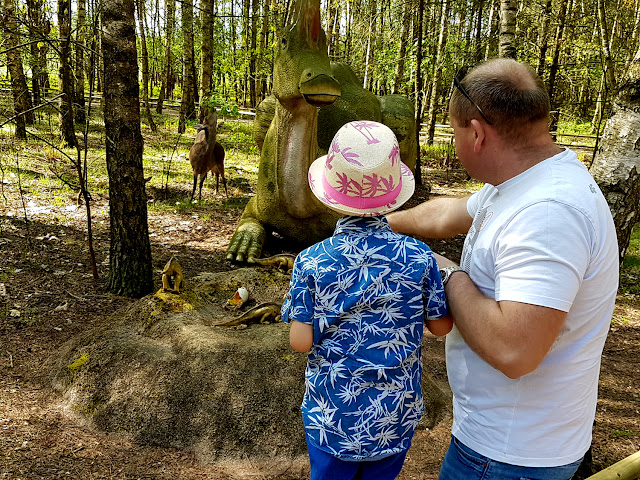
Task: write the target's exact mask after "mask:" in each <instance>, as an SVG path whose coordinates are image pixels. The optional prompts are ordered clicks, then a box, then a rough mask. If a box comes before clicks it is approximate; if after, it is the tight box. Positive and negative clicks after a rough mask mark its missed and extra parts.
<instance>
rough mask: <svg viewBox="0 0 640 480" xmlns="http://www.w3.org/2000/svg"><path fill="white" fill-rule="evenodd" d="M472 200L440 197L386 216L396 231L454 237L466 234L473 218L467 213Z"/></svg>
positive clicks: (423, 235) (433, 236) (426, 235)
mask: <svg viewBox="0 0 640 480" xmlns="http://www.w3.org/2000/svg"><path fill="white" fill-rule="evenodd" d="M468 198H469V197H440V198H434V199H432V200H429V201H427V202H424V203H421V204H420V205H417V206H415V207H413V208H410V209H408V210H400V211H396V212H393V213H390V214H389V215H387V220H388V221H389V225H390V226H391V228H392V230H393V231H394V232H399V233H404V234H407V235H419V236H421V237H426V238H451V237H454V236H456V235H458V234H460V233H467V232H468V231H469V228H470V227H471V222H472V221H473V218H471V216H470V215H469V212H468V211H467V200H468Z"/></svg>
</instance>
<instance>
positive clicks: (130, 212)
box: [102, 0, 153, 297]
mask: <svg viewBox="0 0 640 480" xmlns="http://www.w3.org/2000/svg"><path fill="white" fill-rule="evenodd" d="M134 10H135V8H134V4H133V0H107V1H104V2H103V9H102V28H103V40H102V48H103V54H104V64H105V72H104V97H105V110H104V125H105V131H106V139H107V140H106V157H107V171H108V174H109V212H110V213H109V218H110V233H111V247H110V250H109V254H110V257H109V264H110V272H109V286H108V288H109V291H110V292H111V293H114V294H116V295H124V296H128V297H141V296H143V295H146V294H148V293H150V292H151V291H153V270H152V262H151V245H150V243H149V228H148V224H147V194H146V193H145V181H144V174H143V169H142V148H143V147H142V134H141V132H140V99H139V85H138V59H137V52H136V31H135V18H134Z"/></svg>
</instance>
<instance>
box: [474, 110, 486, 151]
mask: <svg viewBox="0 0 640 480" xmlns="http://www.w3.org/2000/svg"><path fill="white" fill-rule="evenodd" d="M471 128H473V132H474V137H475V141H474V143H473V151H474V152H476V153H479V152H480V150H481V149H482V147H483V146H484V141H485V139H486V136H487V132H486V129H485V126H484V125H483V124H482V123H481V122H480V121H478V120H476V119H475V118H474V119H472V120H471Z"/></svg>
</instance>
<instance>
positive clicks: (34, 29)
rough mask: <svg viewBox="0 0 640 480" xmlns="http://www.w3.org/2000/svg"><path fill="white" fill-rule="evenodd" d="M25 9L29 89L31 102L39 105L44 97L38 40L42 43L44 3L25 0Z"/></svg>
mask: <svg viewBox="0 0 640 480" xmlns="http://www.w3.org/2000/svg"><path fill="white" fill-rule="evenodd" d="M27 11H28V12H29V37H30V40H31V42H32V43H31V45H30V46H29V50H30V53H31V58H30V64H31V90H32V92H33V104H34V105H40V104H41V103H42V101H43V98H44V92H43V91H42V73H43V66H42V61H41V57H40V48H39V47H38V43H39V42H43V43H44V39H45V36H46V35H45V33H44V22H43V17H44V3H43V2H42V1H41V0H27Z"/></svg>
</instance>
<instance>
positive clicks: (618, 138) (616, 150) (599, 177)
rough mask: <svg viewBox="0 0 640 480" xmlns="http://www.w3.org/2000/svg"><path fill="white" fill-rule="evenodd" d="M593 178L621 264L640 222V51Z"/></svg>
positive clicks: (621, 93)
mask: <svg viewBox="0 0 640 480" xmlns="http://www.w3.org/2000/svg"><path fill="white" fill-rule="evenodd" d="M591 174H592V175H593V178H594V179H595V180H596V182H598V185H599V186H600V188H601V190H602V192H603V193H604V196H605V197H606V199H607V202H608V203H609V207H610V208H611V213H612V214H613V221H614V223H615V224H616V232H617V234H618V249H619V251H620V262H621V263H622V261H623V260H624V256H625V253H626V251H627V248H628V247H629V242H630V240H631V231H632V230H633V227H634V226H635V225H636V223H637V222H638V221H639V220H640V49H639V50H638V52H637V53H636V56H635V58H634V60H633V62H632V63H631V65H630V67H629V71H628V72H627V76H626V78H625V79H624V80H623V82H622V84H621V85H620V90H619V91H618V95H617V97H616V99H615V101H614V104H613V111H612V115H611V117H610V118H609V120H608V121H607V124H606V125H605V127H604V132H603V133H602V139H601V140H600V145H599V147H598V152H597V154H596V157H595V159H594V161H593V163H592V165H591Z"/></svg>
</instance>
